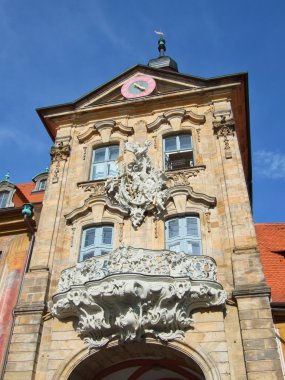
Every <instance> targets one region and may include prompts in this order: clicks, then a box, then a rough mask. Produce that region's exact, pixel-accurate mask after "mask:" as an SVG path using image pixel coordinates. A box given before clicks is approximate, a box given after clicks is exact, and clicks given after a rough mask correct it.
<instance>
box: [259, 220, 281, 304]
mask: <svg viewBox="0 0 285 380" xmlns="http://www.w3.org/2000/svg"><path fill="white" fill-rule="evenodd" d="M255 230H256V235H257V241H258V246H259V251H260V256H261V261H262V264H263V269H264V273H265V278H266V282H267V284H268V285H269V286H270V287H271V298H272V301H273V302H285V223H264V224H256V225H255Z"/></svg>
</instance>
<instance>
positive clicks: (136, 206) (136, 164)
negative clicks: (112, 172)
mask: <svg viewBox="0 0 285 380" xmlns="http://www.w3.org/2000/svg"><path fill="white" fill-rule="evenodd" d="M150 144H151V142H150V141H146V142H145V145H144V147H141V146H140V145H139V144H137V143H132V142H127V143H126V144H125V148H126V150H127V151H130V152H132V153H133V154H134V156H135V157H134V160H133V161H132V162H131V163H130V164H128V165H127V166H126V164H125V163H123V164H122V167H121V169H120V170H119V174H118V176H117V177H113V178H108V179H107V180H106V185H105V188H106V191H107V194H108V197H109V199H110V200H111V202H113V203H115V204H118V205H120V206H121V207H123V208H124V209H125V210H128V212H129V214H130V215H131V221H132V224H133V226H134V227H138V226H139V225H140V224H141V223H142V222H143V220H144V218H145V212H146V211H147V210H150V209H155V210H156V212H157V213H158V214H159V213H161V212H162V211H163V210H164V209H165V207H164V205H165V202H166V199H167V196H168V191H167V189H166V177H165V176H164V174H163V173H162V172H161V171H160V170H156V169H154V167H153V166H152V163H151V161H150V158H149V156H148V154H147V150H148V147H149V146H150Z"/></svg>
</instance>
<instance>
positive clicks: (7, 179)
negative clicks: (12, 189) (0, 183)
mask: <svg viewBox="0 0 285 380" xmlns="http://www.w3.org/2000/svg"><path fill="white" fill-rule="evenodd" d="M9 179H10V172H7V173H6V174H5V175H4V181H6V182H9Z"/></svg>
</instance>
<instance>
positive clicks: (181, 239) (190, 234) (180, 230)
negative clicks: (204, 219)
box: [166, 215, 202, 255]
mask: <svg viewBox="0 0 285 380" xmlns="http://www.w3.org/2000/svg"><path fill="white" fill-rule="evenodd" d="M166 248H167V249H169V250H170V251H175V252H185V253H187V254H189V255H201V254H202V246H201V231H200V219H199V217H198V216H192V215H189V216H185V217H177V218H172V219H169V220H167V222H166Z"/></svg>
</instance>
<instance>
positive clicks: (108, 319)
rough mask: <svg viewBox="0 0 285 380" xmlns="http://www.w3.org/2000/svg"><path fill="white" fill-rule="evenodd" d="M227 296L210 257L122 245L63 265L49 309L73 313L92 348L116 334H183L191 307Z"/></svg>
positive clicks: (123, 338)
mask: <svg viewBox="0 0 285 380" xmlns="http://www.w3.org/2000/svg"><path fill="white" fill-rule="evenodd" d="M225 300H226V292H225V291H224V290H223V289H222V286H221V285H220V284H219V283H217V282H216V264H215V261H214V260H213V259H212V258H210V257H207V256H188V255H186V254H184V253H182V252H179V253H176V252H171V251H166V250H165V251H153V250H144V249H136V248H131V247H124V246H122V247H121V248H119V249H117V250H114V251H112V252H111V253H110V254H108V255H104V256H99V257H94V258H92V259H89V260H86V261H84V262H81V263H78V264H77V265H76V266H75V267H72V268H69V269H66V270H64V271H63V272H62V274H61V278H60V282H59V284H58V289H57V294H56V295H54V297H53V306H52V314H53V316H55V317H57V318H59V319H64V318H67V317H72V318H74V321H75V325H76V329H77V331H78V332H79V333H80V334H81V336H82V338H83V340H84V341H85V342H86V343H87V344H88V345H89V347H90V348H92V347H100V346H103V345H105V344H106V343H108V342H109V341H110V340H112V339H114V338H119V339H120V340H121V341H123V342H124V341H132V340H137V341H139V340H140V339H142V338H143V336H144V335H145V334H152V335H154V336H155V337H158V338H160V339H161V340H164V341H168V340H171V339H176V338H181V337H183V336H184V331H185V330H186V329H188V328H189V327H191V326H192V324H193V321H192V319H191V314H192V312H193V310H194V309H196V308H205V307H210V306H216V305H223V304H224V303H225Z"/></svg>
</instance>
